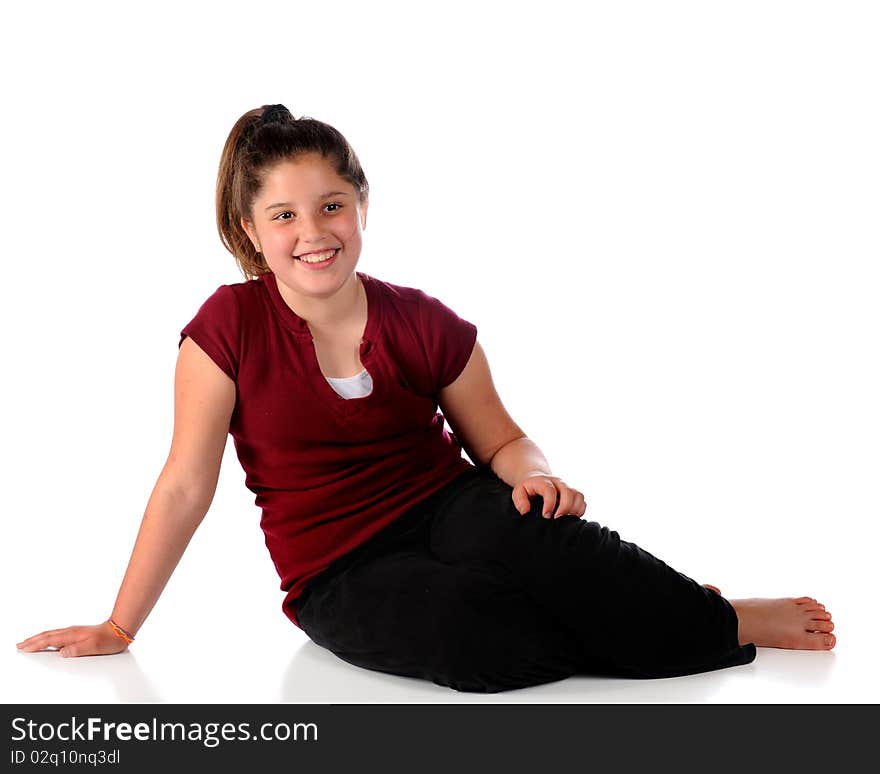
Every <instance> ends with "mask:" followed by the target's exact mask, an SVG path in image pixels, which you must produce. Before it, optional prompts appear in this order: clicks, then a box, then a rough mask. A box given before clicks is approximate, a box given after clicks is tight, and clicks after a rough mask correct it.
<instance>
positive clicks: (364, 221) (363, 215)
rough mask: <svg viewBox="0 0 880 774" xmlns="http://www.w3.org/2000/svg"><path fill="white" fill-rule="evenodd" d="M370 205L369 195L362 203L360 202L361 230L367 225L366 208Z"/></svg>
mask: <svg viewBox="0 0 880 774" xmlns="http://www.w3.org/2000/svg"><path fill="white" fill-rule="evenodd" d="M369 205H370V199H369V197H368V198H366V199H364V202H363V204H361V230H363V229H365V228H366V227H367V208H368V207H369Z"/></svg>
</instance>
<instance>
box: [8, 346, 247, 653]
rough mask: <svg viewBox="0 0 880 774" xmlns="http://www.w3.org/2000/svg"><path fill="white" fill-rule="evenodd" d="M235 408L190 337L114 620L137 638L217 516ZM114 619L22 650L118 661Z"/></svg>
mask: <svg viewBox="0 0 880 774" xmlns="http://www.w3.org/2000/svg"><path fill="white" fill-rule="evenodd" d="M234 405H235V384H234V382H233V381H232V380H231V379H230V378H229V377H228V376H227V375H226V374H225V373H223V371H222V370H220V368H219V367H218V366H217V365H216V364H215V363H214V361H213V360H211V358H210V357H209V356H208V355H207V354H206V353H205V352H204V351H203V350H202V349H201V348H200V347H199V346H198V345H197V344H196V343H195V342H194V341H193V340H192V339H191V338H190V337H186V338H185V339H184V340H183V342H182V343H181V345H180V351H179V353H178V358H177V367H176V369H175V377H174V434H173V438H172V441H171V451H170V453H169V455H168V460H167V461H166V463H165V467H164V468H163V469H162V473H161V474H160V475H159V479H158V480H157V481H156V485H155V486H154V487H153V492H152V494H151V495H150V500H149V502H148V503H147V509H146V511H145V513H144V517H143V519H142V521H141V526H140V530H139V532H138V536H137V540H136V541H135V545H134V549H133V551H132V554H131V558H130V560H129V563H128V568H127V569H126V571H125V576H124V577H123V579H122V585H121V586H120V588H119V593H118V595H117V597H116V604H115V605H114V607H113V611H112V613H111V615H110V619H112V621H113V622H114V623H115V624H117V626H118V627H121V628H122V629H123V630H125V631H126V632H128V633H129V634H130V635H132V636H134V635H135V634H136V633H137V631H138V629H140V627H141V625H142V624H143V622H144V620H146V618H147V616H148V615H149V614H150V611H151V610H152V609H153V606H154V605H155V604H156V602H157V601H158V599H159V596H160V595H161V593H162V590H163V589H164V588H165V585H166V584H167V582H168V579H169V578H170V577H171V573H172V572H173V571H174V568H175V567H176V566H177V563H178V562H179V561H180V558H181V556H183V552H184V551H185V550H186V547H187V545H188V544H189V541H190V539H191V538H192V536H193V534H194V533H195V531H196V529H197V528H198V526H199V524H200V523H201V521H202V519H203V518H204V517H205V514H206V513H207V512H208V509H209V508H210V505H211V501H212V500H213V498H214V492H215V491H216V488H217V480H218V478H219V475H220V463H221V461H222V459H223V452H224V449H225V447H226V436H227V434H228V432H229V422H230V419H231V417H232V410H233V407H234ZM110 619H108V620H106V621H104V622H103V623H100V624H96V625H92V626H68V627H66V628H63V629H51V630H48V631H45V632H41V633H40V634H36V635H34V636H33V637H28V638H27V639H26V640H23V641H22V642H20V643H18V645H17V647H18V648H19V649H20V650H23V651H37V650H45V649H47V648H58V649H60V651H61V655H62V656H90V655H104V654H110V653H119V652H121V651H123V650H125V649H126V648H127V647H128V643H127V642H126V640H125V638H123V637H122V636H121V635H120V634H118V633H117V632H116V630H115V629H114V627H113V626H112V625H111V624H110Z"/></svg>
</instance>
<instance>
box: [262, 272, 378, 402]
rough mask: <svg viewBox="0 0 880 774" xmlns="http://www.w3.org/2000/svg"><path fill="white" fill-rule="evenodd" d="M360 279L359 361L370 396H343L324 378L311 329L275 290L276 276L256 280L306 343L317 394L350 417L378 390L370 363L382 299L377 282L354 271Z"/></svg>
mask: <svg viewBox="0 0 880 774" xmlns="http://www.w3.org/2000/svg"><path fill="white" fill-rule="evenodd" d="M355 273H356V274H357V276H358V277H359V278H360V280H361V282H362V283H363V286H364V292H365V293H366V294H367V322H366V325H365V326H364V333H363V336H362V337H361V345H360V353H359V354H360V361H361V364H362V365H363V366H364V370H365V371H368V372H369V373H370V375H371V376H373V390H372V392H370V394H369V395H365V396H363V397H361V398H343V397H342V396H341V395H340V394H339V393H338V392H336V390H334V389H333V387H332V385H331V384H330V383H329V382H328V381H327V377H326V376H324V374H323V373H322V372H321V366H320V364H319V363H318V355H317V353H316V352H315V346H314V342H313V339H312V332H311V330H309V326H308V323H307V322H306V321H305V320H304V319H303V318H302V317H300V316H299V315H298V314H297V313H296V312H294V311H293V309H291V308H290V307H289V306H288V305H287V302H286V301H285V300H284V299H283V298H282V296H281V291H280V290H278V278H277V277H276V276H275V274H274V273H273V272H271V271H270V272H267V273H266V274H261V275H260V277H259V279H260V281H261V282H262V283H263V285H264V286H265V287H266V290H267V291H268V293H269V298H270V299H271V302H272V306H273V307H274V309H275V312H276V313H277V315H278V317H279V319H280V320H281V324H282V325H283V326H284V327H285V328H286V329H287V330H289V331H290V332H291V333H293V334H294V335H295V336H297V337H298V338H300V339H302V340H303V341H304V342H305V343H307V344H308V346H307V349H308V356H307V360H306V362H307V365H308V368H309V370H310V371H311V381H312V383H313V384H314V388H315V389H316V390H317V391H318V393H319V394H321V395H324V396H325V400H326V401H328V402H329V404H330V406H332V407H333V408H334V409H335V410H336V411H338V412H339V413H341V414H342V415H343V416H351V415H353V414H355V413H357V412H358V411H359V410H360V409H361V408H362V407H364V406H365V405H366V404H367V403H369V402H371V401H375V399H376V394H377V392H379V391H380V390H378V389H377V381H376V378H375V375H374V373H373V372H374V371H375V368H373V369H372V370H371V366H370V363H371V361H372V360H373V356H374V355H375V353H376V346H375V343H376V341H378V338H379V329H380V325H381V322H382V300H381V292H380V290H379V288H378V287H377V281H376V280H375V279H374V278H373V277H371V276H370V275H369V274H364V273H363V272H355Z"/></svg>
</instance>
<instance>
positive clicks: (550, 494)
mask: <svg viewBox="0 0 880 774" xmlns="http://www.w3.org/2000/svg"><path fill="white" fill-rule="evenodd" d="M541 497H543V498H544V507H543V508H542V510H541V515H542V516H543V517H544V518H545V519H549V518H550V517H551V516H552V515H553V510H554V509H555V508H556V501H557V499H558V493H557V491H556V487H555V486H554V485H553V483H552V482H548V483H547V484H546V485H544V486H543V487H541Z"/></svg>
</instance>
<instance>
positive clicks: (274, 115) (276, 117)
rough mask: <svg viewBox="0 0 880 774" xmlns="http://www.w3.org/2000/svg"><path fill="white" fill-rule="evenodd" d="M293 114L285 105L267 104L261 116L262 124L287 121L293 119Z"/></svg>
mask: <svg viewBox="0 0 880 774" xmlns="http://www.w3.org/2000/svg"><path fill="white" fill-rule="evenodd" d="M292 119H293V116H292V115H291V114H290V111H289V110H288V109H287V108H286V107H284V105H280V104H279V105H266V106H265V107H264V108H263V115H261V116H260V124H261V125H263V126H265V125H266V124H275V123H287V122H288V121H290V120H292Z"/></svg>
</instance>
